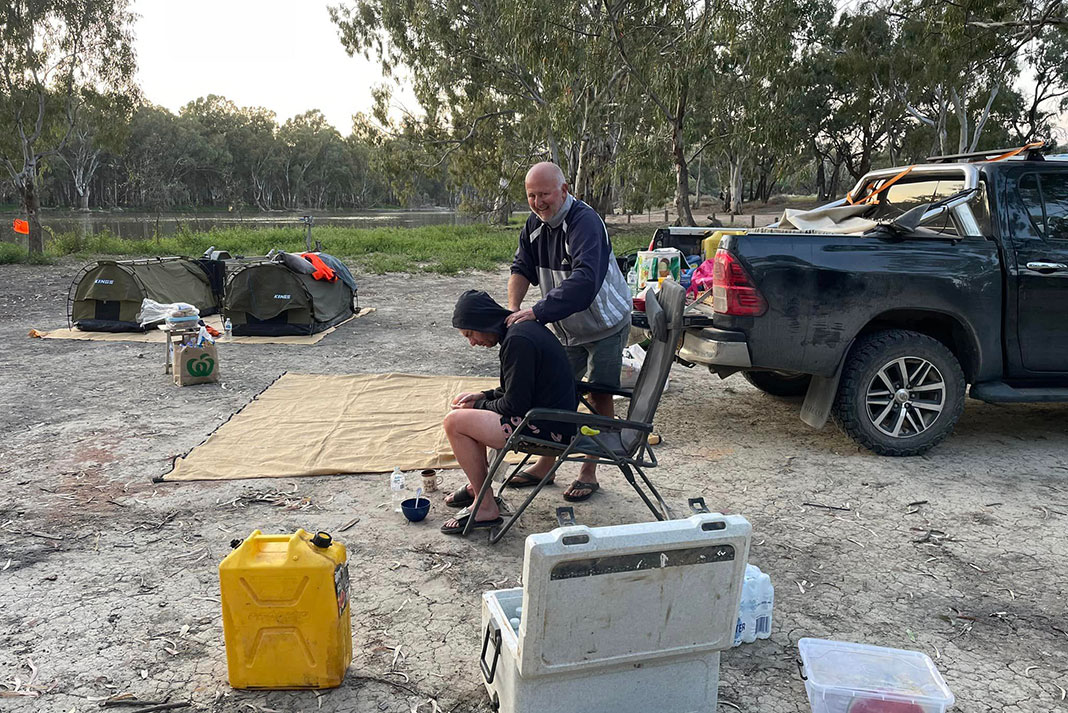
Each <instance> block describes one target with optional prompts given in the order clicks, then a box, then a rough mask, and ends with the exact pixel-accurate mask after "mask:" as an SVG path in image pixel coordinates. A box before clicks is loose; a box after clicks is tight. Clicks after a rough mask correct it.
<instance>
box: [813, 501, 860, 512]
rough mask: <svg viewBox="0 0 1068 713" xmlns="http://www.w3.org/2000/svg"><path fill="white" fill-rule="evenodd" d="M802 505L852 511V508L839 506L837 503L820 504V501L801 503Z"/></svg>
mask: <svg viewBox="0 0 1068 713" xmlns="http://www.w3.org/2000/svg"><path fill="white" fill-rule="evenodd" d="M801 504H802V505H808V506H809V507H810V508H823V509H824V510H841V511H842V512H852V508H841V507H838V506H837V505H822V504H820V503H801Z"/></svg>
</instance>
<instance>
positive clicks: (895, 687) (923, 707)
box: [797, 638, 955, 713]
mask: <svg viewBox="0 0 1068 713" xmlns="http://www.w3.org/2000/svg"><path fill="white" fill-rule="evenodd" d="M797 648H798V651H799V652H800V654H801V662H802V664H803V665H804V673H805V676H806V679H805V690H806V691H807V692H808V702H809V704H810V705H811V706H812V713H943V711H945V710H946V708H948V707H949V706H951V705H953V702H954V700H955V699H954V697H953V693H952V692H951V691H950V690H949V688H948V687H947V686H946V682H945V681H944V680H943V679H942V676H941V674H939V673H938V669H936V668H935V666H934V663H933V662H932V661H931V659H930V657H929V656H927V655H926V654H923V653H921V652H919V651H907V650H904V649H887V648H883V647H881V646H869V645H867V644H851V643H847V642H844V641H828V640H826V639H809V638H804V639H801V640H800V641H798V642H797Z"/></svg>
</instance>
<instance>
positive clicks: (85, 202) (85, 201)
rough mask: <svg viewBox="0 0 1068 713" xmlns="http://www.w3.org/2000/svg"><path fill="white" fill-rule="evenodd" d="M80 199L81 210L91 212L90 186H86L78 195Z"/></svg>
mask: <svg viewBox="0 0 1068 713" xmlns="http://www.w3.org/2000/svg"><path fill="white" fill-rule="evenodd" d="M78 198H79V199H81V209H82V211H83V212H88V211H89V186H86V187H85V189H84V190H82V192H81V193H79V194H78Z"/></svg>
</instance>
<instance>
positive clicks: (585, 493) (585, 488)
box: [564, 480, 601, 503]
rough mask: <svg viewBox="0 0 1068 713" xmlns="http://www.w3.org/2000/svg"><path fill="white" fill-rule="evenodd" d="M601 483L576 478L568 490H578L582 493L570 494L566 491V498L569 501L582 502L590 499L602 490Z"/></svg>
mask: <svg viewBox="0 0 1068 713" xmlns="http://www.w3.org/2000/svg"><path fill="white" fill-rule="evenodd" d="M600 488H601V484H600V483H587V482H586V481H585V480H576V481H573V482H572V483H571V485H570V486H569V487H568V490H578V491H579V492H581V493H582V495H568V494H567V493H566V492H565V493H564V500H566V501H568V502H569V503H581V502H582V501H583V500H589V499H590V496H591V495H593V494H594V493H596V492H597V491H598V490H600Z"/></svg>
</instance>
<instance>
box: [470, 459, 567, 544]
mask: <svg viewBox="0 0 1068 713" xmlns="http://www.w3.org/2000/svg"><path fill="white" fill-rule="evenodd" d="M568 450H570V449H568ZM567 452H568V451H564V453H563V454H562V455H561V456H560V457H558V458H557V459H556V462H555V463H553V467H552V468H550V469H549V472H548V473H546V474H545V477H544V478H542V479H541V482H540V483H538V484H537V485H535V486H534V489H533V491H532V492H531V493H530V495H528V496H527V498H526V500H524V501H523V504H522V505H520V506H519V507H518V508H516V510H515V512H514V513H512V516H511V517H510V518H508V519H507V520H505V521H504V524H503V525H501V526H500V527H498V528H495V529H494V530H492V531H491V532H490V535H489V542H490V544H491V545H495V544H497V542H498V541H500V539H501V538H502V537H504V534H505V533H506V532H508V531H509V530H511V529H512V525H514V524H515V522H516V520H518V519H519V516H520V515H522V514H523V511H524V510H526V509H527V506H528V505H530V503H532V502H533V501H534V498H536V497H538V493H540V492H541V489H542V488H544V487H545V486H546V485H548V484H549V481H550V480H552V479H553V476H555V475H556V471H557V469H558V468H559V467H560V466H561V465H563V463H564V460H563V456H564V455H567ZM521 466H522V464H520V467H521ZM517 470H518V469H517ZM501 487H502V488H503V487H504V486H501ZM468 522H470V520H468Z"/></svg>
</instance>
